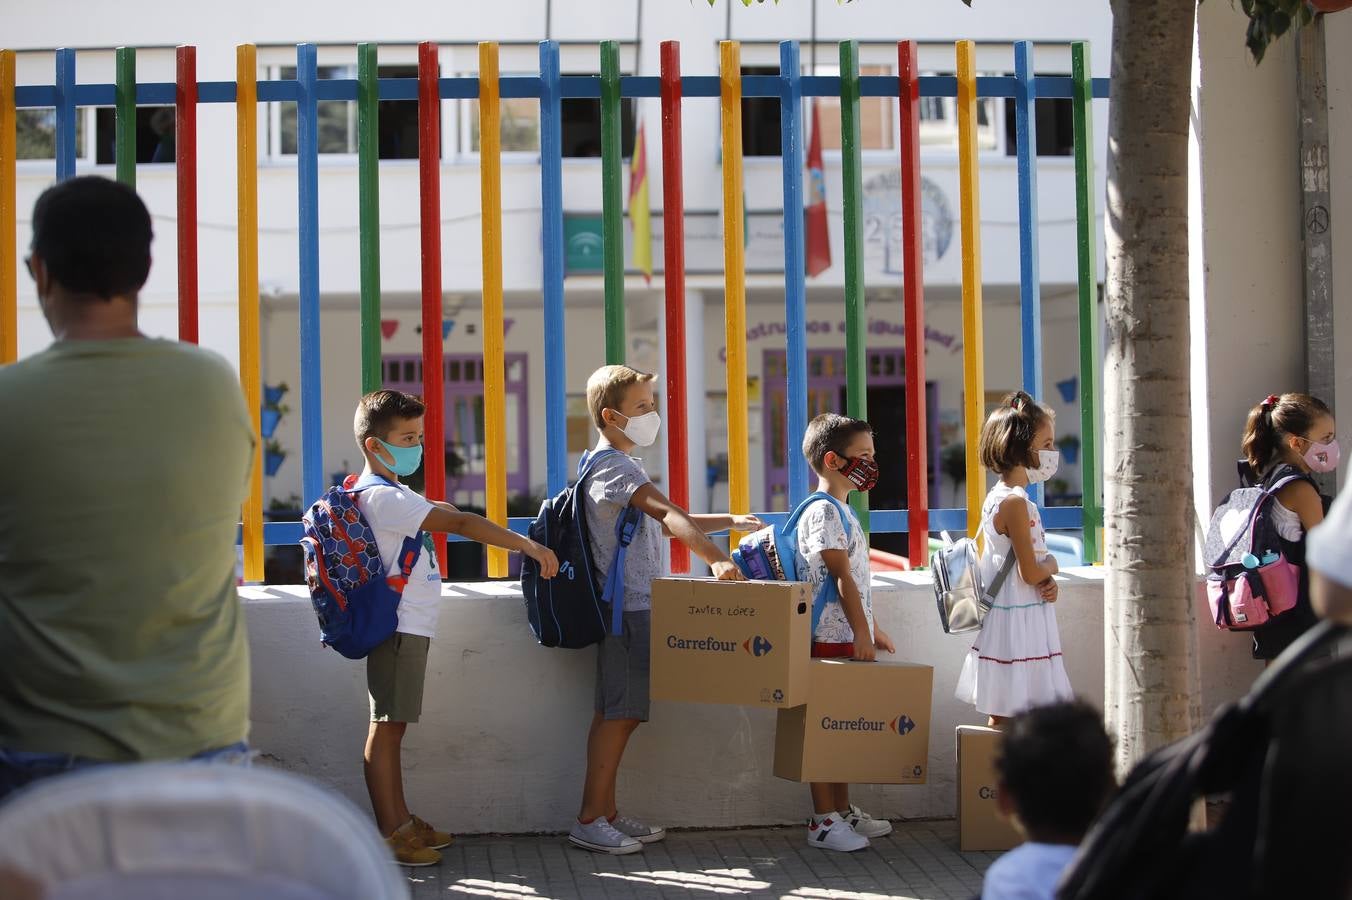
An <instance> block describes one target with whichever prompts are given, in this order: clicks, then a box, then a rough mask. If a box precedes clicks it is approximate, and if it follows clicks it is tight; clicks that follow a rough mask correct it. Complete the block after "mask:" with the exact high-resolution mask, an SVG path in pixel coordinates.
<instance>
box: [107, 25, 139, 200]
mask: <svg viewBox="0 0 1352 900" xmlns="http://www.w3.org/2000/svg"><path fill="white" fill-rule="evenodd" d="M116 107H117V113H116V124H115V126H114V130H113V159H114V160H115V161H116V162H117V180H118V181H120V182H122V183H123V184H125V185H127V186H128V187H131V188H135V187H136V48H135V47H118V48H117V87H116Z"/></svg>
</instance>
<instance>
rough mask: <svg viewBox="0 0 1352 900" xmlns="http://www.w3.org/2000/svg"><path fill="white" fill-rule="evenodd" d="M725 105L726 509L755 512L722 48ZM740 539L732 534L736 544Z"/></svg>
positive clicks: (741, 270) (736, 81) (728, 77)
mask: <svg viewBox="0 0 1352 900" xmlns="http://www.w3.org/2000/svg"><path fill="white" fill-rule="evenodd" d="M718 57H719V68H718V71H719V79H720V85H721V89H720V92H719V95H720V99H721V105H722V107H723V268H724V283H725V296H726V298H727V299H726V309H725V313H724V315H725V317H726V323H727V333H726V336H725V340H726V343H727V347H728V368H727V372H728V404H727V408H728V511H729V512H732V513H734V514H736V513H742V514H745V513H749V512H751V490H750V476H749V474H748V468H749V462H748V447H749V444H750V439H749V436H748V434H747V430H748V429H747V410H746V403H747V398H746V231H745V226H744V222H745V219H744V216H745V210H744V209H742V47H741V44H739V43H738V42H737V41H720V42H719V44H718ZM739 537H740V535H738V534H736V533H734V534H733V535H732V542H733V543H734V544H735V543H736V542H737V540H738V538H739Z"/></svg>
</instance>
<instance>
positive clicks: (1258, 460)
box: [1240, 395, 1278, 477]
mask: <svg viewBox="0 0 1352 900" xmlns="http://www.w3.org/2000/svg"><path fill="white" fill-rule="evenodd" d="M1277 402H1278V398H1277V397H1276V396H1275V395H1270V396H1268V398H1267V399H1266V400H1264V401H1263V402H1262V403H1260V404H1258V405H1257V406H1255V407H1254V408H1253V409H1251V410H1249V419H1248V421H1247V422H1246V423H1245V424H1244V440H1243V441H1242V442H1241V443H1240V448H1241V449H1242V450H1243V451H1244V458H1245V459H1247V460H1248V461H1249V468H1250V469H1252V470H1253V473H1254V475H1255V477H1256V476H1257V475H1258V474H1259V473H1261V472H1262V471H1263V470H1264V469H1265V468H1267V464H1268V460H1270V459H1272V455H1273V453H1275V452H1276V451H1277V429H1276V427H1274V426H1273V424H1272V409H1273V407H1275V406H1276V405H1277Z"/></svg>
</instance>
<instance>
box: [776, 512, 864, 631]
mask: <svg viewBox="0 0 1352 900" xmlns="http://www.w3.org/2000/svg"><path fill="white" fill-rule="evenodd" d="M845 514H846V515H847V516H849V518H850V536H849V538H848V539H846V537H845V525H844V523H843V522H842V521H841V518H840V513H839V512H838V511H837V510H836V507H835V504H833V503H831V502H830V501H827V500H818V501H817V502H815V503H813V504H812V505H811V506H809V507H808V508H807V510H806V511H804V513H803V515H802V517H801V518H800V519H799V520H798V558H797V560H796V561H795V562H796V563H797V566H798V577H799V578H800V579H802V580H803V581H806V582H808V583H809V584H811V585H812V595H813V596H814V597H815V596H816V595H817V591H818V590H819V589H820V587H821V585H822V583H823V582H825V581H826V579H828V578H830V577H832V576H831V573H830V572H829V571H827V568H826V563H824V562H822V551H823V550H845V551H846V552H847V553H848V555H849V559H850V577H852V578H853V579H854V583H855V585H856V586H857V587H858V588H859V596H860V599H861V600H862V601H863V604H864V618H866V619H867V620H868V629H869V634H870V635H872V634H873V593H872V591H871V590H870V589H869V585H870V583H871V580H872V576H871V575H870V574H869V561H868V538H867V537H866V536H865V534H864V529H863V527H862V526H860V524H859V518H858V517H857V516H855V514H854V510H853V509H851V508H850V507H848V506H846V507H845ZM812 640H814V641H816V642H817V643H821V644H849V643H853V641H854V630H853V629H852V628H850V623H849V621H848V620H847V619H846V618H845V609H844V607H842V606H841V605H840V601H839V600H836V602H834V603H828V604H826V607H825V608H824V609H822V616H821V619H820V620H819V621H818V622H817V631H816V633H815V634H813V636H812Z"/></svg>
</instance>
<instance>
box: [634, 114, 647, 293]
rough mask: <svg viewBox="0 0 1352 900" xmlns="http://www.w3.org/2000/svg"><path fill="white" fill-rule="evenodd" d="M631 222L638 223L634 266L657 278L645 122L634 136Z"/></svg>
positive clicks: (635, 227)
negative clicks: (654, 266) (649, 200)
mask: <svg viewBox="0 0 1352 900" xmlns="http://www.w3.org/2000/svg"><path fill="white" fill-rule="evenodd" d="M629 223H630V224H631V225H632V226H633V227H634V268H635V269H638V270H639V271H640V272H642V273H643V277H644V278H645V279H646V280H647V281H648V283H649V284H651V283H652V280H653V223H652V212H651V210H649V208H648V144H647V142H646V141H644V140H643V123H642V122H639V125H638V133H637V134H636V135H635V137H634V157H633V159H631V160H630V161H629Z"/></svg>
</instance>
